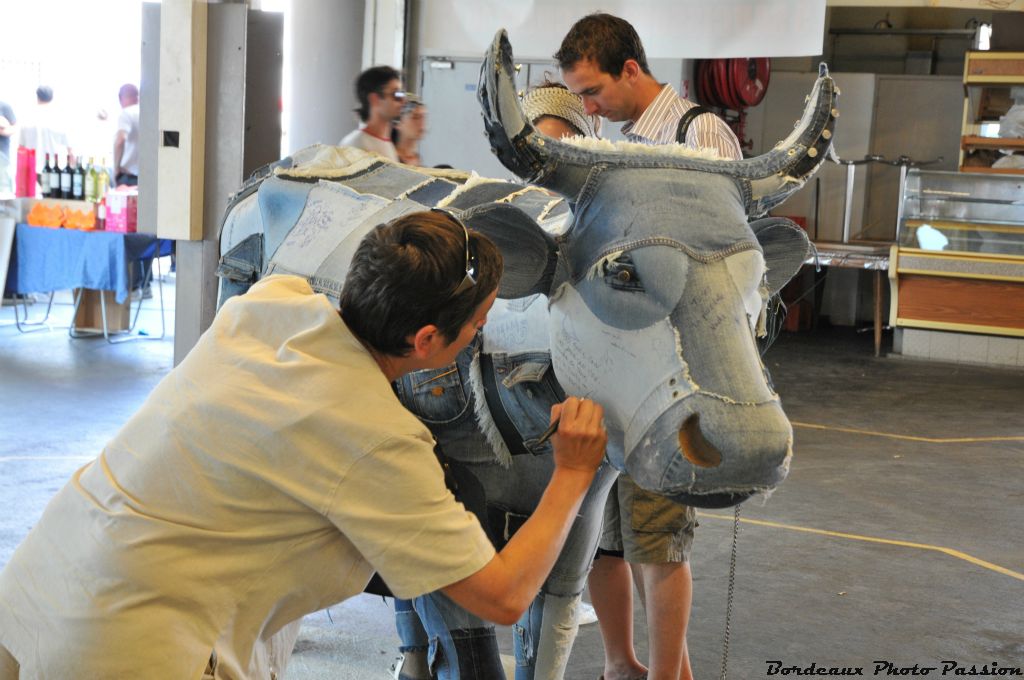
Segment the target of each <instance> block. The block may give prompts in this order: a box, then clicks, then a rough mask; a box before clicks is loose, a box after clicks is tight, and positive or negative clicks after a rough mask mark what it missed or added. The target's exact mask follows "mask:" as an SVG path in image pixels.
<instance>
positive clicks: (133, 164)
mask: <svg viewBox="0 0 1024 680" xmlns="http://www.w3.org/2000/svg"><path fill="white" fill-rule="evenodd" d="M117 99H118V101H120V102H121V115H120V116H118V119H117V132H116V133H115V134H114V186H122V185H128V186H133V187H134V186H138V185H139V88H137V87H135V86H134V85H132V84H131V83H126V84H124V85H122V86H121V89H120V90H118V92H117Z"/></svg>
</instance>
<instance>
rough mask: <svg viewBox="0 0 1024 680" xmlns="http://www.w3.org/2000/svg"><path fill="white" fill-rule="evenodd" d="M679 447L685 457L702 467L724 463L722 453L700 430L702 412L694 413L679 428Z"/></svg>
mask: <svg viewBox="0 0 1024 680" xmlns="http://www.w3.org/2000/svg"><path fill="white" fill-rule="evenodd" d="M679 448H680V450H681V451H682V452H683V457H684V458H686V460H688V461H690V462H691V463H693V464H694V465H697V466H700V467H717V466H719V465H721V464H722V453H721V452H720V451H719V450H718V449H716V448H715V446H714V444H712V443H711V442H709V441H708V440H707V439H706V438H705V437H704V433H703V432H701V430H700V414H699V413H692V414H690V416H689V417H687V419H686V421H685V422H684V423H683V426H682V427H681V428H679Z"/></svg>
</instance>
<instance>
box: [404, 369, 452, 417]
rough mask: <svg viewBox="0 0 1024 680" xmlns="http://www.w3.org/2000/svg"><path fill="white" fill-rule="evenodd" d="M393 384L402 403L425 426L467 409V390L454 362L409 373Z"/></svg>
mask: <svg viewBox="0 0 1024 680" xmlns="http://www.w3.org/2000/svg"><path fill="white" fill-rule="evenodd" d="M395 385H396V392H397V393H398V398H399V399H401V401H402V404H403V405H404V406H405V407H406V408H407V409H409V410H410V411H412V413H413V414H414V415H415V416H416V417H418V418H419V419H420V420H422V421H423V422H425V423H427V424H428V425H429V424H437V425H440V424H446V423H450V422H452V421H454V420H457V419H458V418H459V417H460V416H462V415H463V414H465V413H466V412H467V406H468V401H467V399H466V392H465V390H463V385H462V376H461V375H460V372H459V367H458V366H457V365H456V364H449V365H448V366H445V367H444V368H437V369H429V370H425V371H414V372H413V373H408V374H406V375H405V376H403V377H402V378H401V380H399V381H397V382H396V383H395Z"/></svg>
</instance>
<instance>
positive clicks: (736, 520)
mask: <svg viewBox="0 0 1024 680" xmlns="http://www.w3.org/2000/svg"><path fill="white" fill-rule="evenodd" d="M739 536H740V506H739V505H738V504H737V505H736V507H735V510H734V512H733V520H732V555H731V556H730V557H729V594H728V595H727V597H726V601H725V638H724V640H723V642H722V673H721V674H720V675H719V676H718V677H719V680H726V678H727V677H728V675H729V633H730V626H731V625H732V596H733V593H734V590H735V586H736V543H737V539H739Z"/></svg>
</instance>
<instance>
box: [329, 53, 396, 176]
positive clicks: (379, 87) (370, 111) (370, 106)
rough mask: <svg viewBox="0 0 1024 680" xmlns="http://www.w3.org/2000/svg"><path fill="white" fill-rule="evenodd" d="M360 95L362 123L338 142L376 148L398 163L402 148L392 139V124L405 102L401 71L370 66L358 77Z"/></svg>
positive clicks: (345, 144)
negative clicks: (396, 145)
mask: <svg viewBox="0 0 1024 680" xmlns="http://www.w3.org/2000/svg"><path fill="white" fill-rule="evenodd" d="M356 97H357V98H358V99H359V108H358V109H356V113H357V114H359V120H361V121H362V125H360V126H359V128H358V129H355V130H353V131H352V132H350V133H348V134H347V135H345V137H344V138H343V139H342V140H341V141H340V142H338V144H339V145H341V146H354V147H356V148H358V149H363V150H365V151H373V152H374V153H377V154H380V155H381V156H384V157H385V158H387V159H389V160H392V161H395V162H396V163H397V162H398V151H397V150H396V149H395V145H394V143H393V142H392V141H391V126H392V125H393V124H394V121H395V119H396V118H398V117H399V116H400V115H401V113H402V105H403V104H404V103H405V91H404V90H402V76H401V74H400V73H399V72H398V71H396V70H395V69H393V68H391V67H390V66H374V67H373V68H368V69H366V70H365V71H363V72H362V73H360V74H359V77H358V78H357V79H356Z"/></svg>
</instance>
